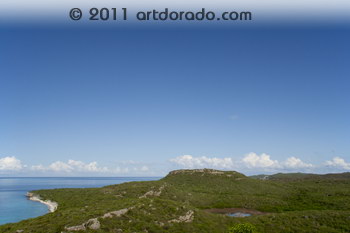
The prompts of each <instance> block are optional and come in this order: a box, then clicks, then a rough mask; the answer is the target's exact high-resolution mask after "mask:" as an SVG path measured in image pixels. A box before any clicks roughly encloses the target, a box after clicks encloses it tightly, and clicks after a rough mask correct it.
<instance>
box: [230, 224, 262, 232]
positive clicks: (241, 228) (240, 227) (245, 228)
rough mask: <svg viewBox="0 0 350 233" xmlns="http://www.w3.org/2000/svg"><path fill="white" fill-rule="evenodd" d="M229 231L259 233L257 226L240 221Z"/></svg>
mask: <svg viewBox="0 0 350 233" xmlns="http://www.w3.org/2000/svg"><path fill="white" fill-rule="evenodd" d="M228 233H257V231H256V228H255V227H254V226H253V225H252V224H250V223H238V224H236V225H235V226H233V227H231V228H230V229H229V230H228Z"/></svg>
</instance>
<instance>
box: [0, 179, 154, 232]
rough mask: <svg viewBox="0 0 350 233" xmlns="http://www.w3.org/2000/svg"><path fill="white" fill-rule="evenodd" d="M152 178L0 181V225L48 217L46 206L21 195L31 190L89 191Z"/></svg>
mask: <svg viewBox="0 0 350 233" xmlns="http://www.w3.org/2000/svg"><path fill="white" fill-rule="evenodd" d="M157 179H159V178H156V177H98V178H91V177H88V178H87V177H83V178H82V177H64V178H63V177H59V178H57V177H45V178H41V177H40V178H39V177H38V178H18V177H16V178H7V177H0V225H1V224H5V223H11V222H18V221H20V220H24V219H28V218H34V217H37V216H40V215H43V214H46V213H48V209H47V206H46V205H43V204H41V203H39V202H34V201H29V200H28V199H27V198H26V196H25V194H26V193H27V192H28V191H31V190H37V189H53V188H92V187H102V186H105V185H110V184H120V183H124V182H129V181H146V180H157Z"/></svg>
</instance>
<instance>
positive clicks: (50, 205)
mask: <svg viewBox="0 0 350 233" xmlns="http://www.w3.org/2000/svg"><path fill="white" fill-rule="evenodd" d="M26 196H27V197H28V199H29V200H31V201H37V202H40V203H42V204H44V205H46V206H47V208H48V209H49V211H50V212H55V210H56V209H57V207H58V204H57V202H54V201H50V200H42V199H41V198H40V196H39V195H36V194H34V193H30V192H28V193H27V194H26Z"/></svg>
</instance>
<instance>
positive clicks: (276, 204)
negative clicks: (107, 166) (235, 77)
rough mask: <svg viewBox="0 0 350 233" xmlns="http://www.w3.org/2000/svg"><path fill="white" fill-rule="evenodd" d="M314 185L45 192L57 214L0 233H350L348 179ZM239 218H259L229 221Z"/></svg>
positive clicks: (205, 172)
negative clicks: (244, 229)
mask: <svg viewBox="0 0 350 233" xmlns="http://www.w3.org/2000/svg"><path fill="white" fill-rule="evenodd" d="M281 176H282V177H283V175H280V174H279V175H278V177H281ZM287 177H290V176H287ZM298 177H299V176H298ZM302 177H304V176H302ZM307 177H308V178H307V179H300V177H299V178H298V179H281V178H279V179H265V180H260V179H253V178H250V177H247V176H245V175H243V174H241V173H238V172H234V171H217V170H211V169H199V170H177V171H173V172H170V173H169V174H168V175H167V176H166V177H164V178H163V179H161V180H159V181H145V182H129V183H124V184H119V185H111V186H106V187H103V188H90V189H56V190H38V191H33V193H34V194H36V195H40V197H41V198H42V199H45V200H52V201H55V202H57V203H58V209H57V210H56V211H55V212H53V213H49V214H46V215H44V216H41V217H38V218H34V219H29V220H24V221H21V222H19V223H15V224H6V225H3V226H0V232H11V233H13V232H23V233H26V232H32V233H41V232H42V233H54V232H65V233H68V232H179V233H180V232H201V233H203V232H210V233H215V232H227V229H228V228H229V227H230V226H234V225H235V224H237V223H240V222H249V223H251V224H253V225H254V226H255V227H256V229H257V231H258V232H305V233H310V232H325V233H331V232H350V224H349V223H350V219H349V216H350V178H349V176H348V174H338V175H336V174H332V175H328V176H327V175H326V176H321V177H320V176H319V175H310V176H307ZM330 187H331V188H330ZM235 210H239V211H240V212H245V213H249V214H252V216H250V217H245V218H234V217H229V216H227V215H226V214H225V213H229V212H230V211H235Z"/></svg>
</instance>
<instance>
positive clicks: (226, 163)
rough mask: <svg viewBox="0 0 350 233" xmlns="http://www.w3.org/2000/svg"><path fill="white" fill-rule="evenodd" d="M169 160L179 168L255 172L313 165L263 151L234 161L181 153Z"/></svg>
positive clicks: (310, 166) (301, 168) (300, 168)
mask: <svg viewBox="0 0 350 233" xmlns="http://www.w3.org/2000/svg"><path fill="white" fill-rule="evenodd" d="M170 162H172V163H174V164H176V165H178V166H180V167H181V168H216V169H226V170H227V169H231V170H240V171H255V172H264V171H270V172H272V171H275V172H277V171H281V172H283V171H289V170H304V169H310V168H314V165H312V164H309V163H305V162H303V161H302V160H301V159H299V158H296V157H290V158H287V159H286V160H285V161H284V162H279V161H278V160H273V159H272V158H271V156H270V155H268V154H265V153H263V154H260V155H258V154H256V153H253V152H252V153H249V154H247V155H245V156H244V157H243V158H242V159H240V160H236V161H234V160H233V158H215V157H213V158H208V157H205V156H204V157H194V156H192V155H182V156H178V157H176V158H173V159H170Z"/></svg>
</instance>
